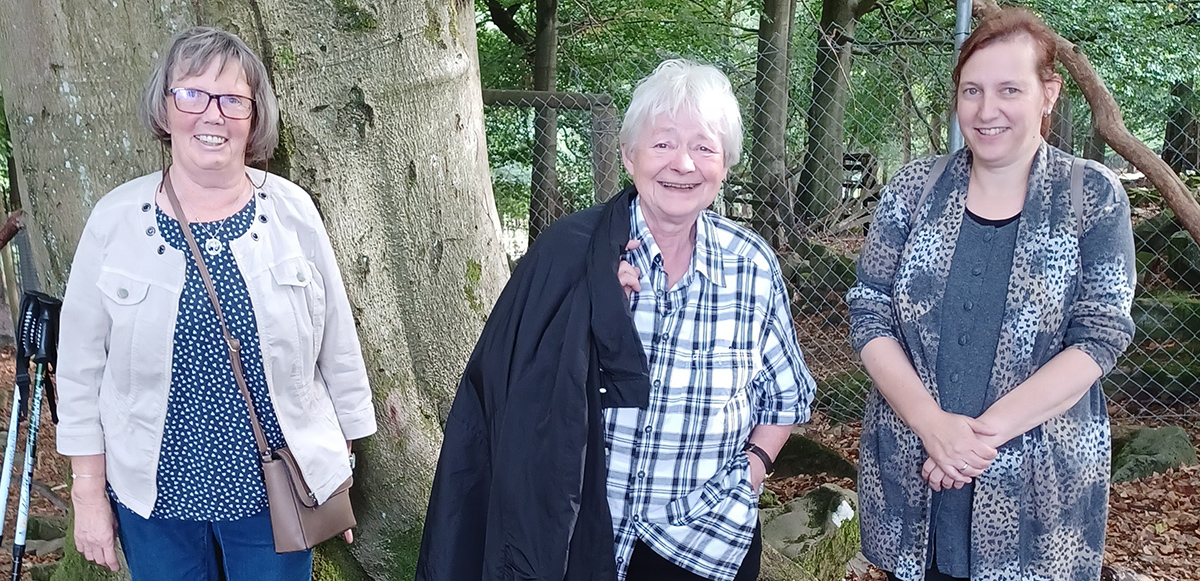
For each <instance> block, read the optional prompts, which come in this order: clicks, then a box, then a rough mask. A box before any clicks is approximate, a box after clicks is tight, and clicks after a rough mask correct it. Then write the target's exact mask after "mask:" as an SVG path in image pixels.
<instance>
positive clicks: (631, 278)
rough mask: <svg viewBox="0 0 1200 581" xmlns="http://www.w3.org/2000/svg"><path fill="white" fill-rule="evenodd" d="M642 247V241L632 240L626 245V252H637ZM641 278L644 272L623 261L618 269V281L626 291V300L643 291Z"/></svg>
mask: <svg viewBox="0 0 1200 581" xmlns="http://www.w3.org/2000/svg"><path fill="white" fill-rule="evenodd" d="M641 246H642V241H641V240H630V241H629V243H628V244H626V245H625V250H626V251H629V250H637V249H638V248H640V247H641ZM641 278H642V271H641V270H639V269H638V267H636V266H634V265H632V264H629V262H627V261H625V260H622V261H621V264H620V265H619V266H618V267H617V280H618V281H620V283H621V288H622V289H624V290H625V298H629V297H630V295H632V294H633V293H636V292H641V291H642V281H641Z"/></svg>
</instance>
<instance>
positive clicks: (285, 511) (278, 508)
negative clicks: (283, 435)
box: [163, 168, 357, 553]
mask: <svg viewBox="0 0 1200 581" xmlns="http://www.w3.org/2000/svg"><path fill="white" fill-rule="evenodd" d="M168 169H169V168H168ZM163 188H164V190H165V191H166V194H167V199H168V200H170V202H171V208H173V209H174V211H175V217H176V220H177V221H178V222H179V227H180V229H181V230H183V237H184V239H185V240H187V245H188V248H190V249H191V251H192V257H193V258H194V259H195V261H196V268H198V269H200V279H201V280H203V281H204V288H205V289H207V290H208V298H209V300H211V301H212V305H213V309H214V310H215V311H216V313H217V321H219V322H220V323H221V334H222V335H224V337H225V345H226V346H227V347H228V348H229V360H230V362H232V364H233V378H234V380H236V381H237V384H238V388H239V389H240V390H241V392H242V399H244V400H246V407H247V408H248V409H249V411H250V427H251V429H252V430H253V431H254V441H255V442H256V443H257V444H258V459H259V462H261V463H262V476H263V483H264V484H266V487H267V504H268V509H269V510H270V512H271V531H272V534H273V536H274V537H275V552H276V553H291V552H295V551H305V550H308V549H311V548H313V547H314V546H316V545H317V544H318V543H321V542H322V541H325V540H328V539H330V538H332V537H334V536H336V535H339V534H341V533H343V532H345V531H347V530H349V529H351V528H353V527H354V525H355V524H357V523H356V522H355V520H354V511H353V509H352V508H351V507H350V485H351V484H353V483H354V477H353V476H351V477H350V478H347V479H346V481H345V482H343V483H342V484H341V486H338V487H337V490H335V491H334V492H333V494H332V495H330V497H329V499H328V500H326V501H325V502H323V503H321V504H317V497H316V496H315V495H314V494H313V493H312V490H310V489H309V487H308V484H307V483H305V482H304V476H303V475H302V474H301V473H300V467H299V465H297V464H296V459H295V458H294V457H293V456H292V452H291V451H290V450H288V449H287V448H286V447H284V448H279V449H277V450H271V447H270V445H269V444H267V436H266V435H265V434H264V433H263V429H262V425H261V424H259V423H258V414H257V413H255V411H254V400H253V399H251V397H250V388H249V387H248V386H247V385H246V376H245V375H244V374H243V373H242V358H241V348H242V347H241V343H240V342H239V341H238V340H237V339H236V338H235V337H234V336H233V335H231V334H230V333H229V327H228V326H227V325H226V324H225V315H224V314H222V312H221V303H220V302H219V301H218V300H217V291H216V289H215V288H213V282H212V277H210V276H209V274H208V266H207V265H206V264H205V263H204V257H203V256H202V255H201V254H200V246H199V245H198V244H196V238H195V236H193V235H192V229H191V227H190V226H189V225H188V221H187V218H186V217H185V216H184V213H183V207H182V206H180V204H179V198H178V197H177V196H176V195H175V188H174V187H172V186H171V176H170V174H169V173H168V172H167V170H164V171H163Z"/></svg>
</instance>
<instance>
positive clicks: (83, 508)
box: [71, 478, 120, 571]
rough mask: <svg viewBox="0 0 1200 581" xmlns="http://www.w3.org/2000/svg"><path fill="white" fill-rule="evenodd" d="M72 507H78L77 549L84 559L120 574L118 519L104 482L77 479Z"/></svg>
mask: <svg viewBox="0 0 1200 581" xmlns="http://www.w3.org/2000/svg"><path fill="white" fill-rule="evenodd" d="M71 504H72V505H74V507H75V548H76V550H78V551H79V552H80V553H82V554H83V556H84V558H86V559H87V560H89V561H92V562H93V563H96V564H97V565H102V566H104V567H108V568H109V569H110V570H112V571H117V570H118V569H120V566H119V565H118V563H117V551H116V546H115V544H114V539H115V538H116V532H117V519H116V517H115V515H113V510H112V504H110V503H109V501H108V493H107V491H106V490H105V486H104V480H99V479H94V478H87V479H84V478H78V479H76V480H75V482H74V484H73V485H72V486H71Z"/></svg>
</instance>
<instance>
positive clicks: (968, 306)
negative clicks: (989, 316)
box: [963, 301, 975, 311]
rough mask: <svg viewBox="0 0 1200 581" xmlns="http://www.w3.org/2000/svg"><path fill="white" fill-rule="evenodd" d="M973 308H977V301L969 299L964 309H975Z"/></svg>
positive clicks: (964, 304)
mask: <svg viewBox="0 0 1200 581" xmlns="http://www.w3.org/2000/svg"><path fill="white" fill-rule="evenodd" d="M973 308H975V303H973V302H971V301H967V302H965V303H963V310H964V311H969V310H971V309H973Z"/></svg>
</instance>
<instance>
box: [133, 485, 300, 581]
mask: <svg viewBox="0 0 1200 581" xmlns="http://www.w3.org/2000/svg"><path fill="white" fill-rule="evenodd" d="M113 505H114V507H115V509H116V514H117V524H118V529H117V534H118V536H120V538H121V547H122V548H123V549H124V551H125V559H126V560H127V561H128V562H129V573H130V574H131V576H132V577H133V580H134V581H158V580H160V579H161V580H167V579H170V580H175V579H178V580H180V581H218V580H220V579H224V581H309V580H310V579H312V551H302V552H297V553H285V554H282V555H280V554H277V553H276V552H275V541H274V538H273V537H272V536H271V515H270V513H269V512H268V511H266V510H264V511H262V512H260V513H258V514H256V515H254V516H249V517H246V518H243V519H238V520H234V521H217V522H205V521H187V520H175V519H159V518H150V519H145V518H142V517H140V516H138V515H137V514H135V513H134V512H133V511H131V510H129V509H128V508H125V507H124V506H121V505H119V504H116V503H113ZM218 554H219V555H220V556H219V557H218ZM222 572H224V577H222V576H221V573H222Z"/></svg>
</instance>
